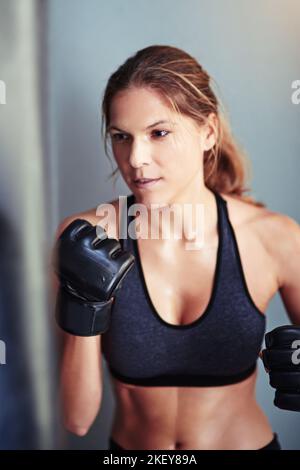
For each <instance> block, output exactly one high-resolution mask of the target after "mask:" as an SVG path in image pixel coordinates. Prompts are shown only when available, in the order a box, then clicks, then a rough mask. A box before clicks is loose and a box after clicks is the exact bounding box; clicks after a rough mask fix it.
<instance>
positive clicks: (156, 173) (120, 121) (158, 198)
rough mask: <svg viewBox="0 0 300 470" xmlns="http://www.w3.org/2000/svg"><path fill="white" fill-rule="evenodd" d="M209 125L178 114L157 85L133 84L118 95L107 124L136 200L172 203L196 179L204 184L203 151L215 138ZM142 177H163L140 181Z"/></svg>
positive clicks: (114, 151)
mask: <svg viewBox="0 0 300 470" xmlns="http://www.w3.org/2000/svg"><path fill="white" fill-rule="evenodd" d="M160 121H164V122H160ZM158 122H159V123H158ZM209 127H210V126H207V125H206V126H202V127H201V128H199V126H197V125H196V122H195V121H194V120H193V119H191V118H188V117H186V116H179V115H177V114H176V113H175V112H174V111H173V110H172V109H170V106H169V105H168V103H167V102H166V101H164V100H163V98H162V97H161V95H160V94H158V93H157V92H155V91H154V90H150V89H148V88H132V89H130V90H126V91H122V92H119V93H117V94H116V95H115V97H114V99H113V101H112V104H111V109H110V126H109V134H110V136H111V143H112V150H113V154H114V158H115V160H116V162H117V165H118V167H119V170H120V172H121V174H122V176H123V178H124V181H125V182H126V183H127V185H128V187H129V188H130V190H131V191H132V193H133V194H134V195H135V196H136V199H137V201H138V202H142V203H144V204H146V205H147V204H149V203H159V204H164V203H165V204H169V203H170V202H171V201H174V200H176V199H177V198H178V197H179V195H180V194H182V193H183V192H185V191H189V188H191V189H192V190H194V186H193V183H195V184H196V185H195V187H198V188H200V185H201V184H203V173H202V172H203V152H204V150H208V149H209V148H211V147H212V146H213V145H214V143H215V139H214V135H212V130H211V128H209ZM138 178H154V179H157V178H159V179H158V181H156V182H154V183H151V184H148V185H139V184H137V183H136V182H135V180H136V179H138Z"/></svg>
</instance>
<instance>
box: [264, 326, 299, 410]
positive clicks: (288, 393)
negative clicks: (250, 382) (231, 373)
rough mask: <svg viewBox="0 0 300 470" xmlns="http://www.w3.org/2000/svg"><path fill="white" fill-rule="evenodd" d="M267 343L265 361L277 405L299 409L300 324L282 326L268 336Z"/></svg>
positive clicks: (285, 408) (266, 336)
mask: <svg viewBox="0 0 300 470" xmlns="http://www.w3.org/2000/svg"><path fill="white" fill-rule="evenodd" d="M265 343H266V349H263V350H262V360H263V363H264V366H265V368H266V369H267V372H269V380H270V385H271V387H273V388H275V389H276V392H275V398H274V405H275V406H277V407H278V408H281V409H284V410H290V411H300V352H299V348H300V326H295V325H284V326H279V327H278V328H275V329H274V330H272V331H270V332H269V333H267V334H266V335H265Z"/></svg>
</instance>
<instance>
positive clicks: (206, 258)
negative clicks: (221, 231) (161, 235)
mask: <svg viewBox="0 0 300 470" xmlns="http://www.w3.org/2000/svg"><path fill="white" fill-rule="evenodd" d="M235 236H236V241H237V245H238V246H237V248H238V252H237V256H238V258H239V261H240V264H241V272H240V275H241V277H244V280H245V284H246V285H245V289H246V290H248V293H249V295H250V296H251V298H252V301H253V302H254V304H255V305H256V307H257V308H258V309H259V310H260V311H262V312H264V311H265V310H266V308H267V305H268V303H269V301H270V299H271V298H272V297H273V295H274V293H275V292H276V290H277V286H276V274H275V267H274V264H273V262H272V259H270V257H269V256H268V253H267V252H266V251H265V249H264V246H263V244H262V243H261V241H260V240H259V238H258V237H257V236H256V235H255V233H251V232H249V231H248V232H247V231H246V230H243V231H242V230H241V231H237V230H236V231H235ZM136 248H137V250H138V262H139V266H140V272H141V276H142V281H143V285H144V288H145V290H146V293H147V294H148V296H149V298H150V301H151V303H152V305H153V307H154V309H155V311H156V313H157V314H158V315H159V316H160V317H161V318H162V319H163V320H164V321H166V322H167V323H171V324H174V325H183V324H189V323H192V322H193V321H194V320H196V319H197V318H199V317H200V316H201V315H203V314H204V313H205V310H206V308H207V307H208V305H209V303H210V300H211V298H212V295H213V292H214V289H215V282H216V273H217V262H218V248H219V244H218V239H217V237H215V240H214V241H211V242H209V243H204V245H203V247H202V248H200V249H199V250H186V249H184V248H183V247H180V246H179V244H177V245H176V243H174V242H172V243H170V242H168V243H165V244H159V243H153V242H152V241H151V240H150V241H149V240H144V239H138V240H137V241H136ZM246 294H247V292H245V295H246Z"/></svg>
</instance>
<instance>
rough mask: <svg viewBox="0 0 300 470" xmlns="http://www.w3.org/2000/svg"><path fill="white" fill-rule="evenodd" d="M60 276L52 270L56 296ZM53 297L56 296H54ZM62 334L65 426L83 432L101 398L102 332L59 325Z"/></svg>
mask: <svg viewBox="0 0 300 470" xmlns="http://www.w3.org/2000/svg"><path fill="white" fill-rule="evenodd" d="M75 218H76V217H72V216H71V217H67V218H66V219H64V220H63V221H62V222H61V224H60V225H59V227H58V229H57V234H56V239H57V238H58V237H59V236H60V234H61V233H62V232H63V230H64V229H65V228H66V227H67V226H68V225H69V224H70V223H71V222H72V221H73V220H74V219H75ZM58 287H59V280H58V277H57V275H56V274H55V272H54V271H53V290H54V296H55V297H56V295H57V292H58ZM55 297H54V298H55ZM59 333H60V334H61V335H62V354H61V360H60V397H61V407H62V417H63V423H64V426H65V427H66V429H67V430H68V431H70V432H72V433H74V434H77V435H78V436H84V435H85V434H86V433H87V432H88V430H89V428H90V427H91V425H92V424H93V422H94V420H95V418H96V416H97V414H98V412H99V409H100V407H101V400H102V388H103V387H102V384H103V372H102V357H101V335H97V336H88V337H82V336H75V335H72V334H69V333H67V332H65V331H62V330H61V329H59Z"/></svg>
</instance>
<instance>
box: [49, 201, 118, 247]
mask: <svg viewBox="0 0 300 470" xmlns="http://www.w3.org/2000/svg"><path fill="white" fill-rule="evenodd" d="M119 210H121V209H120V200H119V199H114V200H111V201H107V202H103V203H100V204H99V205H98V206H96V207H92V208H90V209H87V210H85V211H82V212H77V213H74V214H71V215H69V216H67V217H65V218H64V219H63V220H62V221H61V222H60V224H59V226H58V228H57V232H56V237H59V235H60V234H61V233H62V232H63V231H64V229H65V228H66V227H67V226H68V225H69V224H70V223H71V222H73V220H76V219H83V220H87V221H88V222H90V223H91V224H92V225H100V226H101V227H103V228H104V229H105V230H106V232H107V234H108V236H109V237H110V238H116V239H119Z"/></svg>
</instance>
